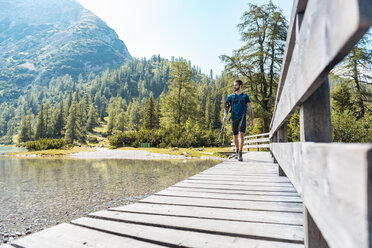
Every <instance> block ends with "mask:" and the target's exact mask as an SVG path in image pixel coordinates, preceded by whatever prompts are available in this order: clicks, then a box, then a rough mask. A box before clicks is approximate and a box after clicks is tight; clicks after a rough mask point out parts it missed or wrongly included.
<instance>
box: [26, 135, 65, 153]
mask: <svg viewBox="0 0 372 248" xmlns="http://www.w3.org/2000/svg"><path fill="white" fill-rule="evenodd" d="M65 145H66V141H65V140H64V139H50V138H49V139H39V140H35V141H28V142H26V144H25V146H26V148H27V150H30V151H40V150H49V149H61V148H62V147H64V146H65Z"/></svg>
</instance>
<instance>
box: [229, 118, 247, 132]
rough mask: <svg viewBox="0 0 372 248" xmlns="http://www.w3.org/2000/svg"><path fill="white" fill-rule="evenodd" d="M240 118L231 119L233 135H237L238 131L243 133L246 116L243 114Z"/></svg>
mask: <svg viewBox="0 0 372 248" xmlns="http://www.w3.org/2000/svg"><path fill="white" fill-rule="evenodd" d="M242 118H243V119H242ZM242 118H239V119H232V120H231V127H232V131H233V134H234V135H237V134H238V133H239V132H243V133H245V129H246V126H247V123H246V122H247V121H246V119H247V118H246V117H245V116H243V117H242Z"/></svg>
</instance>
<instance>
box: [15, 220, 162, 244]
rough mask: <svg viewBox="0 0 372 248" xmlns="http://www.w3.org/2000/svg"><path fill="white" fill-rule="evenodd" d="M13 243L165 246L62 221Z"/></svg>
mask: <svg viewBox="0 0 372 248" xmlns="http://www.w3.org/2000/svg"><path fill="white" fill-rule="evenodd" d="M12 244H14V245H17V247H27V248H40V247H48V248H66V247H69V248H77V247H79V248H82V247H102V248H103V247H108V248H109V247H118V248H119V247H120V248H121V247H144V248H145V247H163V246H160V245H156V244H152V243H147V242H143V241H138V240H135V239H130V238H126V237H122V236H117V235H112V234H108V233H104V232H100V231H96V230H92V229H87V228H84V227H79V226H75V225H71V224H67V223H62V224H59V225H57V226H54V227H52V228H48V229H45V230H43V231H41V232H37V233H35V234H32V235H29V236H26V237H24V238H21V239H17V240H15V241H14V242H13V243H12Z"/></svg>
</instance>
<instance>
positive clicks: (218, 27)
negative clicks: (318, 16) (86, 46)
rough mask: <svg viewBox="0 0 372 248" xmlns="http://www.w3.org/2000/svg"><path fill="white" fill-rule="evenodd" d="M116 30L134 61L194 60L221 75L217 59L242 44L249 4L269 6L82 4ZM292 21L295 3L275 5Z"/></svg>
mask: <svg viewBox="0 0 372 248" xmlns="http://www.w3.org/2000/svg"><path fill="white" fill-rule="evenodd" d="M78 2H80V3H81V4H82V5H83V6H84V7H85V8H87V9H89V10H91V11H92V12H93V13H94V14H96V15H97V16H99V17H100V18H101V19H103V20H104V21H105V22H106V23H107V24H108V25H109V26H110V27H111V28H113V29H114V30H115V31H116V32H117V34H118V35H119V38H120V39H121V40H123V41H124V43H125V44H126V45H127V47H128V50H129V52H130V54H131V55H132V56H133V57H136V58H143V57H146V58H150V57H151V56H152V55H154V54H160V55H161V56H162V57H164V58H168V59H170V58H171V56H175V57H176V58H178V57H183V58H185V59H187V60H191V62H192V64H193V65H198V66H199V67H201V69H202V72H204V73H209V70H210V69H213V71H214V73H215V74H220V72H221V71H222V70H223V67H224V65H223V63H222V62H221V61H220V59H219V58H218V56H219V55H221V54H228V55H230V54H231V53H232V51H233V50H235V49H238V48H239V47H240V46H241V45H242V43H241V41H240V34H239V32H238V30H237V28H236V25H237V24H239V23H240V17H241V16H242V14H243V12H244V11H245V10H247V9H248V3H256V4H264V3H267V2H268V0H105V1H102V0H78ZM273 2H274V4H276V5H278V6H279V7H280V8H281V9H282V10H283V13H284V15H285V16H286V17H287V19H288V21H289V18H290V12H291V10H292V0H274V1H273Z"/></svg>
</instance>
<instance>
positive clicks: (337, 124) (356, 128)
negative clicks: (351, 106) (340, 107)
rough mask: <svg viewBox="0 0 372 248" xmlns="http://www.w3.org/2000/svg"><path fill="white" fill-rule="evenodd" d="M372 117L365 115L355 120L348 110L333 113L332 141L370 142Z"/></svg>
mask: <svg viewBox="0 0 372 248" xmlns="http://www.w3.org/2000/svg"><path fill="white" fill-rule="evenodd" d="M371 123H372V116H371V115H365V116H364V117H363V118H359V119H357V118H356V117H355V116H354V115H353V113H351V112H350V111H349V110H345V111H343V112H337V111H333V113H332V124H333V141H334V142H347V143H350V142H357V143H358V142H366V143H371V142H372V128H371Z"/></svg>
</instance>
